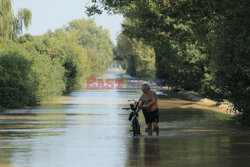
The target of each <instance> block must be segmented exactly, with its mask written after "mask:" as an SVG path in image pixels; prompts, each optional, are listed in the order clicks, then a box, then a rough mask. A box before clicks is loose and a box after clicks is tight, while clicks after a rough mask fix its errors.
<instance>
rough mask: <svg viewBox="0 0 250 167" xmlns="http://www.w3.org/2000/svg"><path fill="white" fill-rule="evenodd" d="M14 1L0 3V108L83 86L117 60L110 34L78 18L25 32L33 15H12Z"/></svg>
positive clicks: (24, 12)
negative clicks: (39, 32)
mask: <svg viewBox="0 0 250 167" xmlns="http://www.w3.org/2000/svg"><path fill="white" fill-rule="evenodd" d="M11 5H12V4H11V0H1V1H0V106H1V107H0V108H1V110H2V109H3V107H4V108H17V107H24V106H30V105H37V104H39V103H41V102H42V101H45V100H46V101H48V100H51V99H53V98H54V97H56V96H59V95H62V94H67V93H69V92H71V91H72V90H73V89H74V88H77V87H79V86H81V85H82V84H83V83H84V81H85V78H86V77H87V76H96V75H100V74H101V73H103V72H105V71H106V70H107V67H108V65H109V63H110V62H111V61H112V59H113V44H112V42H111V40H110V36H109V32H108V31H107V30H105V29H103V28H102V27H98V26H97V25H96V24H95V22H94V20H91V19H89V20H86V19H79V20H73V21H71V22H70V23H69V24H68V25H67V26H65V27H63V28H61V29H57V30H55V31H54V32H51V31H48V32H47V33H46V34H44V35H39V36H32V35H30V34H25V35H21V34H22V30H23V29H24V28H28V26H29V25H30V24H31V17H32V13H31V11H30V10H28V9H20V10H19V12H18V14H17V16H14V14H13V11H12V6H11Z"/></svg>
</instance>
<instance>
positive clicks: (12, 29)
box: [0, 0, 32, 39]
mask: <svg viewBox="0 0 250 167" xmlns="http://www.w3.org/2000/svg"><path fill="white" fill-rule="evenodd" d="M31 17H32V13H31V11H30V10H29V9H19V11H18V14H17V16H16V17H15V16H14V14H13V11H12V5H11V0H1V1H0V37H2V38H8V39H16V38H17V36H18V35H20V34H21V32H22V30H23V28H26V29H27V28H28V26H29V25H30V24H31Z"/></svg>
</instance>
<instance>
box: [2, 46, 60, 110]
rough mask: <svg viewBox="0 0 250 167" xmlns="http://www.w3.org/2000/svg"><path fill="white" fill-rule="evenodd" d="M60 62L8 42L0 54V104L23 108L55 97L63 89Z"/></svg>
mask: <svg viewBox="0 0 250 167" xmlns="http://www.w3.org/2000/svg"><path fill="white" fill-rule="evenodd" d="M63 74H64V73H63V70H62V67H61V66H60V64H58V63H56V62H52V61H50V59H49V58H48V57H47V56H45V55H40V54H37V53H30V52H27V51H26V50H24V49H22V47H21V46H20V45H17V44H14V43H12V44H11V43H9V44H8V45H7V46H6V48H5V51H3V52H1V53H0V84H1V85H0V99H1V100H0V105H1V106H4V107H9V108H10V107H11V108H12V107H22V106H25V105H35V104H38V103H39V102H40V101H41V100H45V99H49V98H51V97H53V96H58V95H60V94H61V92H62V91H63V90H64V83H63V81H62V77H63Z"/></svg>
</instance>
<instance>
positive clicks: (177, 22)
mask: <svg viewBox="0 0 250 167" xmlns="http://www.w3.org/2000/svg"><path fill="white" fill-rule="evenodd" d="M92 2H93V4H94V6H95V8H91V6H90V7H89V8H88V10H87V13H88V14H89V15H92V14H94V13H95V11H96V10H99V12H98V13H101V9H104V10H108V11H113V12H114V13H117V12H119V13H121V14H123V15H124V17H125V18H126V22H124V24H123V34H124V35H126V36H127V37H129V38H136V39H137V40H141V39H142V40H143V41H145V42H146V43H148V44H150V45H151V46H152V47H153V48H154V50H155V55H156V69H157V77H160V78H163V79H165V80H166V83H167V84H168V85H170V86H178V87H183V88H185V89H189V90H197V91H199V92H200V93H202V94H203V95H205V96H209V97H212V98H215V99H217V100H222V99H228V100H229V101H230V102H232V103H233V104H234V106H235V109H237V110H239V111H240V112H242V113H244V118H245V119H244V121H243V122H245V123H246V122H249V118H250V116H249V115H250V113H249V112H250V106H249V101H250V97H249V95H250V92H249V91H250V87H249V83H250V81H249V80H250V79H249V74H250V69H249V67H250V64H249V62H250V61H249V49H250V47H249V46H250V45H249V41H250V39H249V36H250V29H249V26H250V22H249V18H248V17H249V12H250V8H249V3H250V1H249V0H232V1H230V2H229V1H226V0H211V1H197V0H183V1H176V0H165V1H153V0H131V1H123V0H114V1H110V0H102V1H96V0H92ZM92 9H93V10H92ZM128 22H129V23H133V24H127V23H128ZM117 52H119V51H117ZM135 61H136V60H135Z"/></svg>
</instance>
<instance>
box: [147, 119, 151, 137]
mask: <svg viewBox="0 0 250 167" xmlns="http://www.w3.org/2000/svg"><path fill="white" fill-rule="evenodd" d="M147 126H148V135H149V136H152V123H151V122H150V123H147Z"/></svg>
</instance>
